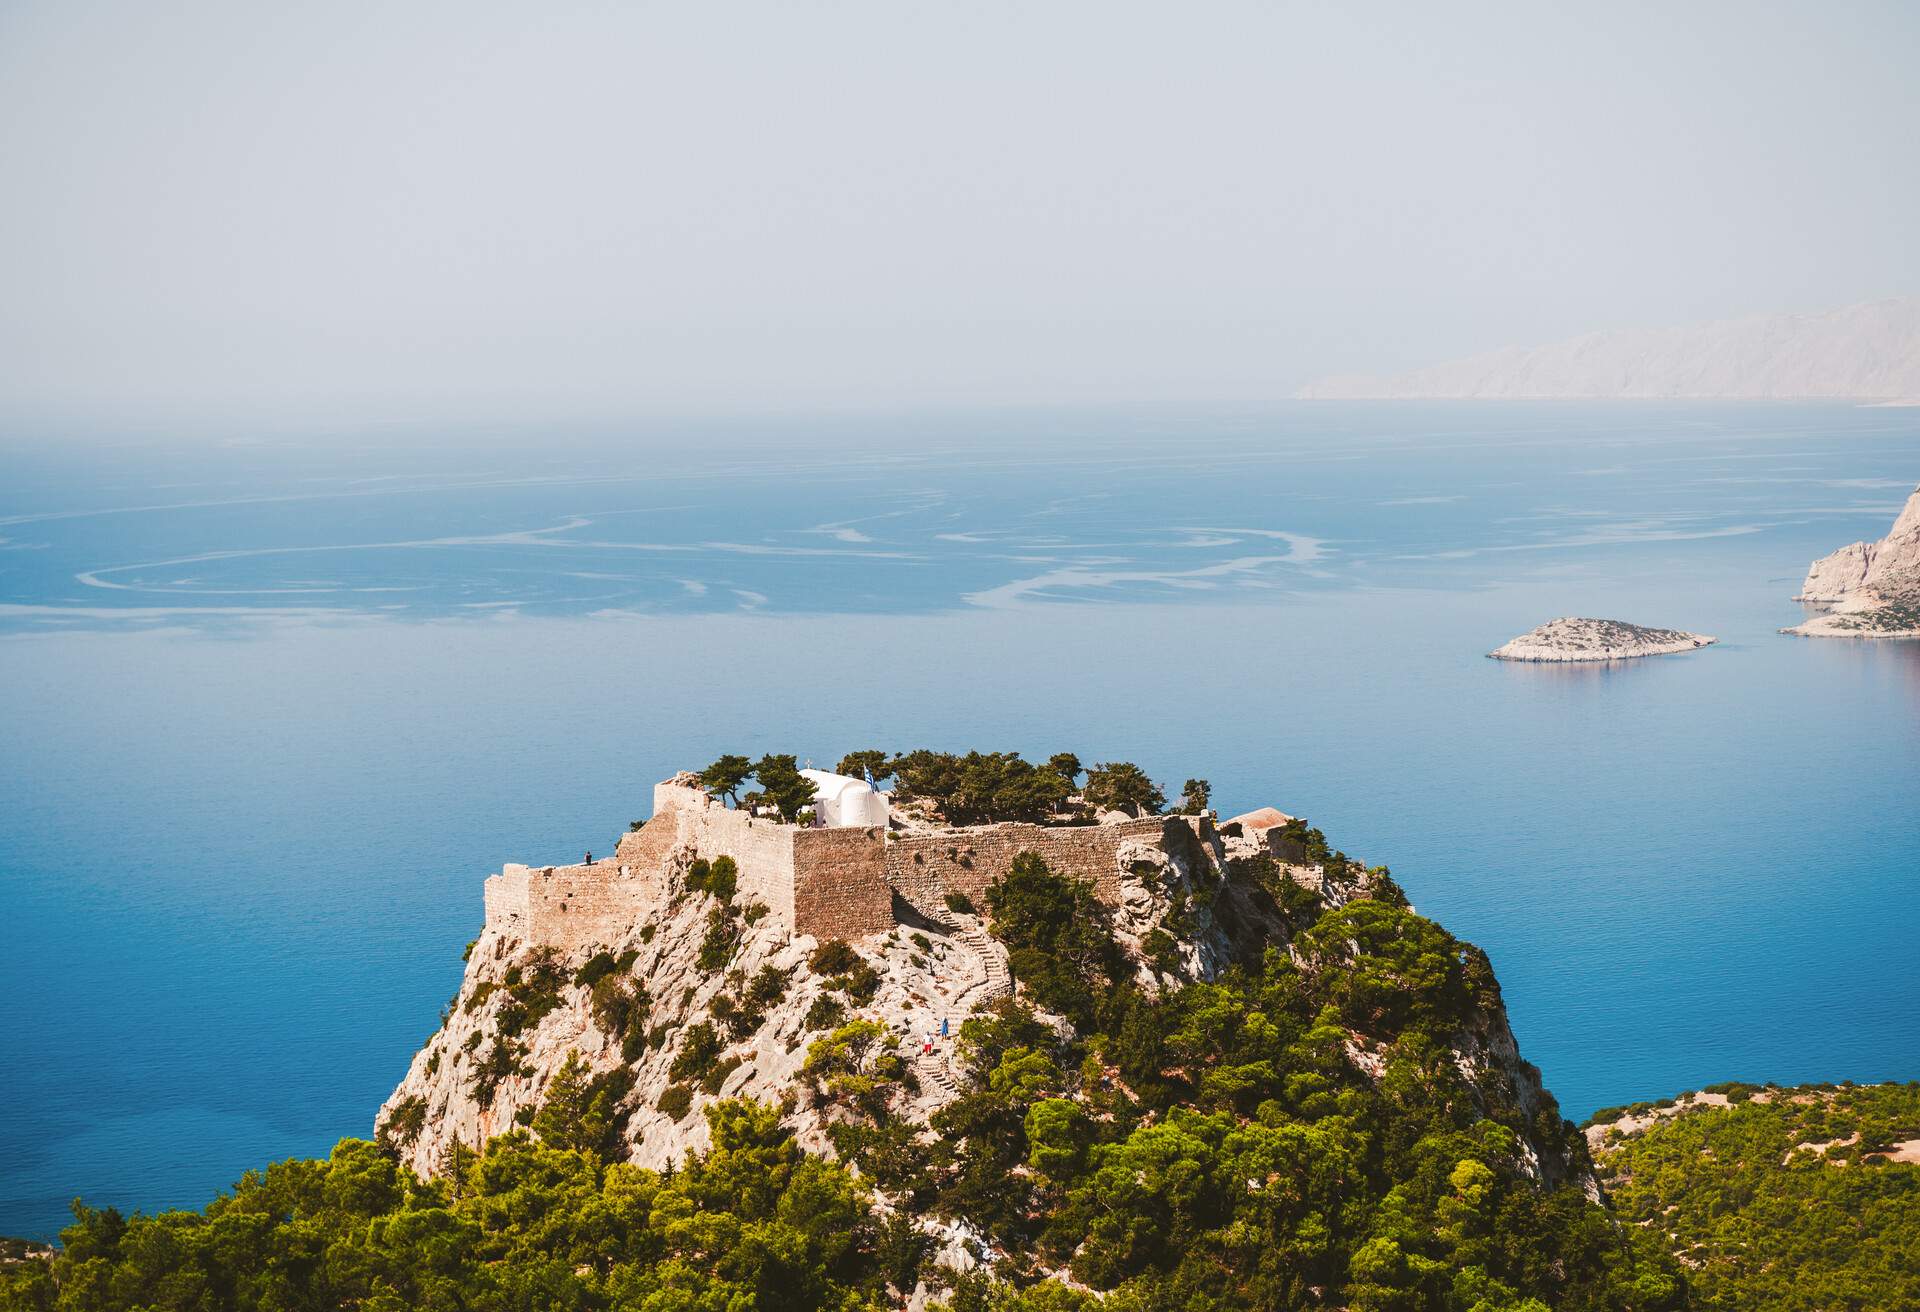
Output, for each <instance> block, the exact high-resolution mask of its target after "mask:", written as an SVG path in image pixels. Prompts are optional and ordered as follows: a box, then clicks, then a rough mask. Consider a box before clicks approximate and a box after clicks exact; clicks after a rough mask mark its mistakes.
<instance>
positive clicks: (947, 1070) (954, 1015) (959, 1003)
mask: <svg viewBox="0 0 1920 1312" xmlns="http://www.w3.org/2000/svg"><path fill="white" fill-rule="evenodd" d="M901 897H902V899H903V900H904V901H905V902H906V903H907V905H908V906H910V907H912V908H913V909H914V910H915V911H916V912H918V913H919V914H920V916H921V917H922V918H923V919H925V920H926V921H928V922H929V923H930V924H932V925H933V926H934V927H935V928H936V929H938V930H939V931H940V932H941V934H942V935H944V936H945V937H946V938H948V939H949V940H951V941H952V942H954V943H957V944H959V945H960V947H961V948H962V949H963V950H964V951H965V952H966V954H967V955H968V956H969V957H970V958H971V959H972V964H973V969H972V970H971V971H970V972H969V974H970V975H971V976H972V978H971V979H969V980H968V982H967V984H966V986H965V987H964V988H962V989H961V990H960V991H959V992H958V993H955V994H954V995H953V996H952V998H951V999H950V1000H949V1001H950V1005H951V1007H952V1011H951V1013H950V1014H949V1015H948V1017H947V1020H948V1023H949V1026H950V1028H951V1029H952V1032H953V1034H954V1035H958V1034H959V1032H960V1026H961V1024H962V1023H963V1022H964V1021H965V1020H966V1019H967V1017H968V1016H971V1015H972V1014H973V1013H974V1012H975V1011H978V1010H979V1009H980V1008H982V1007H985V1006H989V1005H991V1004H992V1003H995V1002H997V1001H999V1000H1000V999H1001V998H1005V997H1010V996H1012V994H1013V976H1012V975H1011V974H1010V973H1008V971H1007V963H1006V960H1005V959H1004V957H1003V955H1002V952H1001V949H1000V945H999V944H998V943H996V942H994V941H993V937H992V936H991V935H990V934H988V933H987V932H986V930H984V929H982V928H981V927H980V925H979V924H978V923H977V922H973V921H971V920H970V921H968V922H966V923H963V922H962V921H960V920H959V919H958V918H957V917H956V916H955V915H954V914H953V912H951V911H949V910H947V908H946V906H945V905H944V904H935V905H929V904H927V903H925V902H923V901H921V900H919V899H916V898H912V897H908V896H907V895H906V894H904V893H902V894H901ZM947 1042H948V1043H951V1042H952V1039H951V1038H949V1039H948V1041H947ZM913 1068H914V1073H915V1074H916V1075H918V1076H919V1078H920V1083H921V1086H922V1087H923V1088H932V1089H936V1090H938V1091H939V1093H940V1094H941V1096H942V1098H943V1100H944V1099H949V1098H954V1097H957V1096H958V1095H959V1092H960V1087H959V1085H958V1083H957V1082H956V1081H955V1080H954V1077H953V1071H952V1069H951V1067H950V1066H949V1065H948V1061H947V1052H946V1050H945V1045H942V1046H941V1048H940V1050H937V1051H934V1052H924V1051H916V1052H915V1054H914V1058H913Z"/></svg>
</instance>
